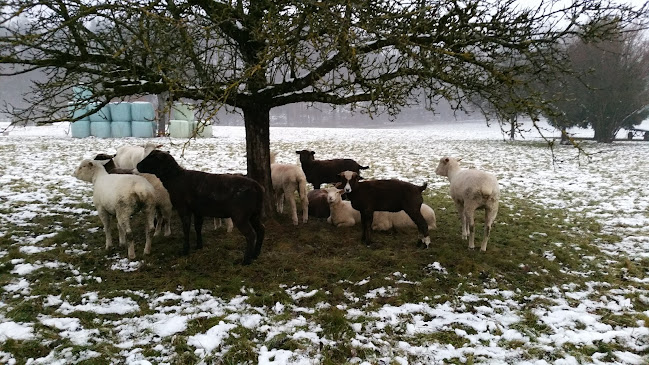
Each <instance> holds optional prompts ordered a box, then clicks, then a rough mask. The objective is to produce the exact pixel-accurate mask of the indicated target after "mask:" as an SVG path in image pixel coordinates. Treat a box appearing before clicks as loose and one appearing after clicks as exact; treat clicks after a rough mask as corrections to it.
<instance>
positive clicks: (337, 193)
mask: <svg viewBox="0 0 649 365" xmlns="http://www.w3.org/2000/svg"><path fill="white" fill-rule="evenodd" d="M323 190H326V191H327V202H328V203H329V212H330V215H329V218H327V223H330V224H333V225H334V226H336V227H351V226H353V225H355V224H356V223H360V222H361V212H359V211H358V210H356V209H354V208H352V203H351V202H350V201H349V200H342V197H341V196H342V194H343V193H344V192H345V191H344V190H341V189H338V188H326V189H323Z"/></svg>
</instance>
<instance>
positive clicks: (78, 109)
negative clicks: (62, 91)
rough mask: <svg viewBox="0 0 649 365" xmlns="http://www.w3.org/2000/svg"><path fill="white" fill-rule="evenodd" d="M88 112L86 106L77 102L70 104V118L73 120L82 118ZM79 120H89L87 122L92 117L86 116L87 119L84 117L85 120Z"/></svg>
mask: <svg viewBox="0 0 649 365" xmlns="http://www.w3.org/2000/svg"><path fill="white" fill-rule="evenodd" d="M87 110H88V109H86V107H85V106H84V105H81V104H78V103H76V102H73V101H71V102H69V103H68V111H69V113H70V118H71V119H77V118H79V117H81V116H82V115H83V114H85V113H86V111H87ZM79 120H87V121H89V120H90V117H89V116H87V115H86V116H85V117H83V118H81V119H79Z"/></svg>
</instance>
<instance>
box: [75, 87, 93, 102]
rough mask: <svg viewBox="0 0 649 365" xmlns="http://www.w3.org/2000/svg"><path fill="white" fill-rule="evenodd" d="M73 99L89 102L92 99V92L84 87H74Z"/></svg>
mask: <svg viewBox="0 0 649 365" xmlns="http://www.w3.org/2000/svg"><path fill="white" fill-rule="evenodd" d="M72 94H73V96H72V97H73V98H74V99H75V100H90V98H92V91H90V90H89V89H88V88H86V87H85V86H75V87H73V88H72Z"/></svg>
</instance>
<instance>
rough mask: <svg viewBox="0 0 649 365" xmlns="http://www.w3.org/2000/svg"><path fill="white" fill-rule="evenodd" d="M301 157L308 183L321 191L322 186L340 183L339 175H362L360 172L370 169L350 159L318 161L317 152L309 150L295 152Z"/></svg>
mask: <svg viewBox="0 0 649 365" xmlns="http://www.w3.org/2000/svg"><path fill="white" fill-rule="evenodd" d="M295 153H297V154H298V155H300V163H301V164H302V171H304V174H305V175H306V181H308V182H310V183H311V184H313V188H314V189H320V187H321V185H322V184H325V183H335V182H338V181H340V178H339V177H338V175H339V174H340V173H341V172H343V171H354V172H356V173H359V174H360V170H366V169H369V168H370V167H369V166H361V165H360V164H359V163H358V162H356V161H354V160H352V159H350V158H337V159H333V160H316V159H315V152H314V151H309V150H301V151H295Z"/></svg>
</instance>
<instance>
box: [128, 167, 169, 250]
mask: <svg viewBox="0 0 649 365" xmlns="http://www.w3.org/2000/svg"><path fill="white" fill-rule="evenodd" d="M137 175H140V176H142V177H144V178H145V179H146V180H147V181H148V182H149V184H151V186H153V189H154V190H155V200H156V205H155V206H156V220H157V223H156V225H155V233H154V234H153V236H154V237H155V236H158V235H159V234H160V232H161V231H162V227H163V226H164V235H165V237H168V236H170V235H171V214H172V211H173V205H172V204H171V198H170V197H169V192H168V191H167V189H165V187H164V185H162V181H160V179H158V177H157V176H155V175H154V174H147V173H142V172H138V173H137Z"/></svg>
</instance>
